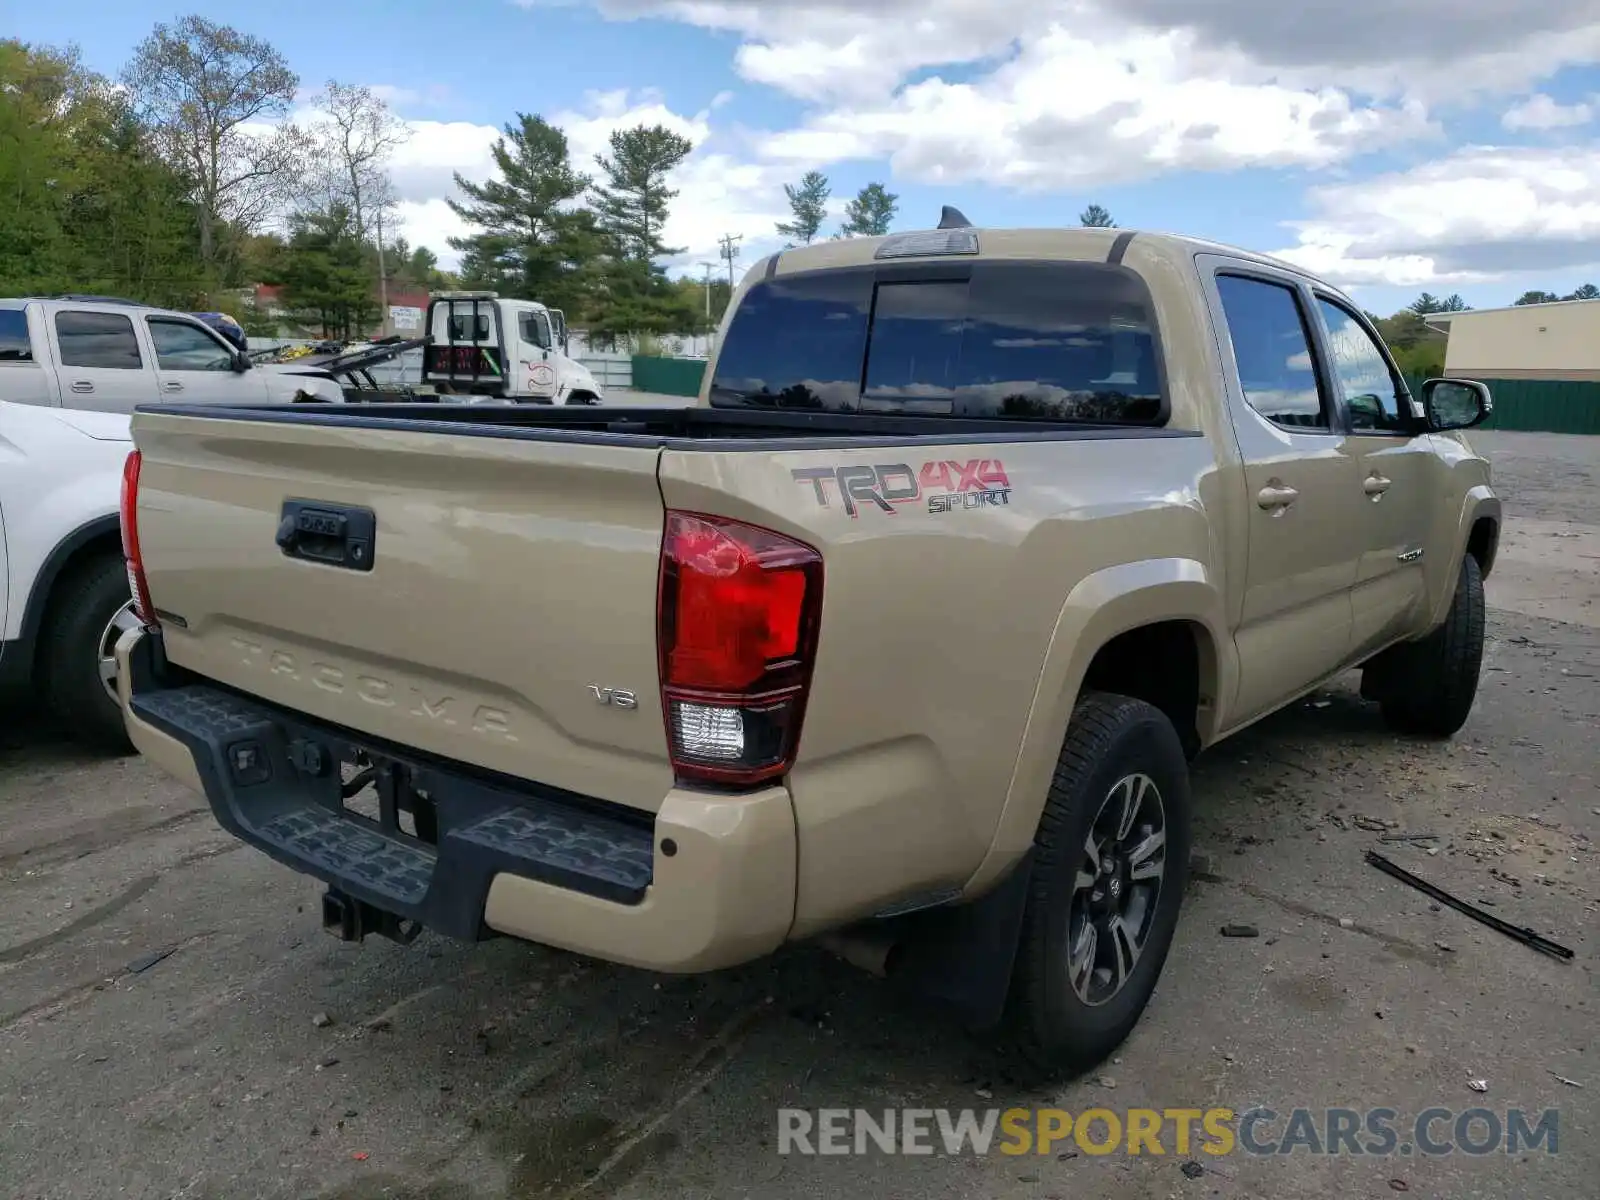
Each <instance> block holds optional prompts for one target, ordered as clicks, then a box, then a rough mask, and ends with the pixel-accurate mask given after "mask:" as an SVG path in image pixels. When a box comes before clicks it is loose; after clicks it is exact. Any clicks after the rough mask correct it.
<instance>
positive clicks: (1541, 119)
mask: <svg viewBox="0 0 1600 1200" xmlns="http://www.w3.org/2000/svg"><path fill="white" fill-rule="evenodd" d="M1593 119H1594V109H1593V108H1592V107H1591V106H1590V105H1587V104H1558V103H1556V101H1554V100H1552V99H1551V98H1550V97H1549V96H1547V95H1545V94H1544V93H1543V92H1535V93H1534V94H1533V95H1531V96H1529V97H1528V98H1527V99H1526V100H1524V101H1522V102H1521V103H1519V104H1514V105H1512V106H1511V107H1510V108H1509V109H1507V110H1506V113H1505V115H1504V116H1503V117H1501V118H1500V124H1502V125H1504V126H1505V127H1506V128H1507V129H1513V130H1520V129H1563V128H1567V127H1569V126H1572V125H1587V124H1588V123H1589V122H1590V121H1591V120H1593Z"/></svg>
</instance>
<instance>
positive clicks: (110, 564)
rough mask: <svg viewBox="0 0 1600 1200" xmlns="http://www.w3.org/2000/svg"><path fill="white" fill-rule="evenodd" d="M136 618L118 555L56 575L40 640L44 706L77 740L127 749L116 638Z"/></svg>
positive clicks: (121, 750) (116, 750)
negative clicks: (42, 641) (59, 578)
mask: <svg viewBox="0 0 1600 1200" xmlns="http://www.w3.org/2000/svg"><path fill="white" fill-rule="evenodd" d="M137 625H138V618H137V617H135V616H134V614H133V604H132V602H131V600H130V599H129V596H128V573H127V568H126V566H125V565H124V563H123V561H122V558H121V556H120V555H109V554H108V555H103V556H101V557H99V558H96V559H93V560H92V561H90V562H88V563H86V564H84V565H83V566H82V567H81V568H79V569H78V570H76V571H74V572H73V573H72V575H70V576H69V577H68V578H66V579H64V580H62V582H61V584H60V587H59V589H58V590H57V592H56V595H55V597H54V598H53V601H52V605H51V611H50V615H49V626H48V629H47V632H46V641H45V644H44V646H43V648H42V649H43V666H44V669H45V689H46V695H47V697H48V699H49V702H50V707H51V708H52V709H53V710H54V712H55V714H56V716H57V717H58V718H59V719H60V720H61V722H62V723H63V724H64V725H66V727H67V732H68V733H70V734H71V735H72V736H73V737H74V738H76V739H77V740H79V741H81V742H84V743H87V744H88V745H92V746H95V747H97V748H99V749H102V750H109V751H112V752H114V753H127V752H128V751H129V750H131V749H132V746H131V744H130V743H129V741H128V731H127V729H126V727H125V726H124V724H123V720H122V705H121V702H120V700H119V699H118V697H117V657H116V651H117V642H119V641H120V640H121V639H122V635H123V634H124V633H126V632H127V631H128V630H129V629H132V628H136V627H137Z"/></svg>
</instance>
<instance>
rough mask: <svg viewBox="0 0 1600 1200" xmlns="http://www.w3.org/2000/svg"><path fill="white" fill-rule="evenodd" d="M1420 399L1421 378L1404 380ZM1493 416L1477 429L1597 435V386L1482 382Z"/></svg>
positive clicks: (1599, 402) (1599, 425) (1599, 426)
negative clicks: (1490, 398) (1491, 397)
mask: <svg viewBox="0 0 1600 1200" xmlns="http://www.w3.org/2000/svg"><path fill="white" fill-rule="evenodd" d="M1407 382H1408V383H1410V385H1411V394H1412V395H1413V396H1416V397H1417V398H1418V399H1419V400H1420V399H1421V398H1422V379H1421V377H1420V376H1419V377H1413V378H1410V379H1408V380H1407ZM1483 382H1484V383H1487V384H1488V385H1489V390H1490V391H1491V392H1492V393H1493V394H1494V413H1493V414H1492V415H1491V416H1490V417H1489V419H1488V420H1487V421H1485V422H1484V423H1483V425H1482V426H1481V427H1480V428H1483V429H1506V430H1519V431H1523V432H1527V433H1600V383H1588V382H1574V381H1570V380H1555V379H1485V380H1484V381H1483Z"/></svg>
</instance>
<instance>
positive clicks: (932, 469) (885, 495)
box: [792, 458, 1011, 517]
mask: <svg viewBox="0 0 1600 1200" xmlns="http://www.w3.org/2000/svg"><path fill="white" fill-rule="evenodd" d="M792 474H793V475H794V480H795V482H796V483H804V484H810V485H811V488H812V490H813V492H814V494H815V495H816V498H817V503H818V504H819V505H821V506H822V507H823V508H829V507H831V505H832V499H831V496H830V492H831V491H832V490H833V489H837V491H838V494H839V499H840V501H841V502H842V503H843V504H844V511H845V512H846V513H847V514H848V515H849V516H851V517H855V516H859V515H860V511H861V509H863V508H876V509H878V510H879V511H880V512H885V513H888V514H889V515H890V516H894V515H896V514H897V513H898V512H899V511H900V510H899V509H898V508H897V507H896V506H897V505H902V504H916V503H923V502H926V504H927V511H929V512H931V513H943V512H961V511H965V510H966V509H970V508H993V507H996V506H1000V505H1007V504H1010V503H1011V480H1010V478H1009V477H1008V476H1007V475H1006V469H1005V467H1004V465H1002V464H1001V462H1000V460H999V459H998V458H975V459H972V460H971V461H969V462H964V463H962V462H952V461H948V460H947V461H943V462H925V463H923V464H922V466H921V467H920V468H918V469H916V470H913V469H912V468H911V466H910V465H909V464H907V463H882V464H879V465H877V466H864V465H855V466H847V467H797V468H795V470H794V471H793V472H792ZM830 484H831V485H832V488H830V486H829V485H830Z"/></svg>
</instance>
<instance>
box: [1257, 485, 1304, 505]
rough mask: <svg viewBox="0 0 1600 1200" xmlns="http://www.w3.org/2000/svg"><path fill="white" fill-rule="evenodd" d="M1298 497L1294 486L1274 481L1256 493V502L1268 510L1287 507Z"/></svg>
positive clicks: (1298, 494)
mask: <svg viewBox="0 0 1600 1200" xmlns="http://www.w3.org/2000/svg"><path fill="white" fill-rule="evenodd" d="M1298 499H1300V493H1299V492H1297V491H1295V489H1294V488H1292V487H1284V486H1283V485H1281V484H1275V483H1269V484H1268V485H1267V486H1266V487H1264V488H1262V489H1261V490H1260V491H1259V492H1257V493H1256V503H1257V504H1259V505H1260V506H1261V507H1262V508H1264V509H1266V510H1267V511H1268V512H1271V511H1272V510H1273V509H1284V508H1288V507H1289V505H1291V504H1293V503H1294V502H1295V501H1296V500H1298Z"/></svg>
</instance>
